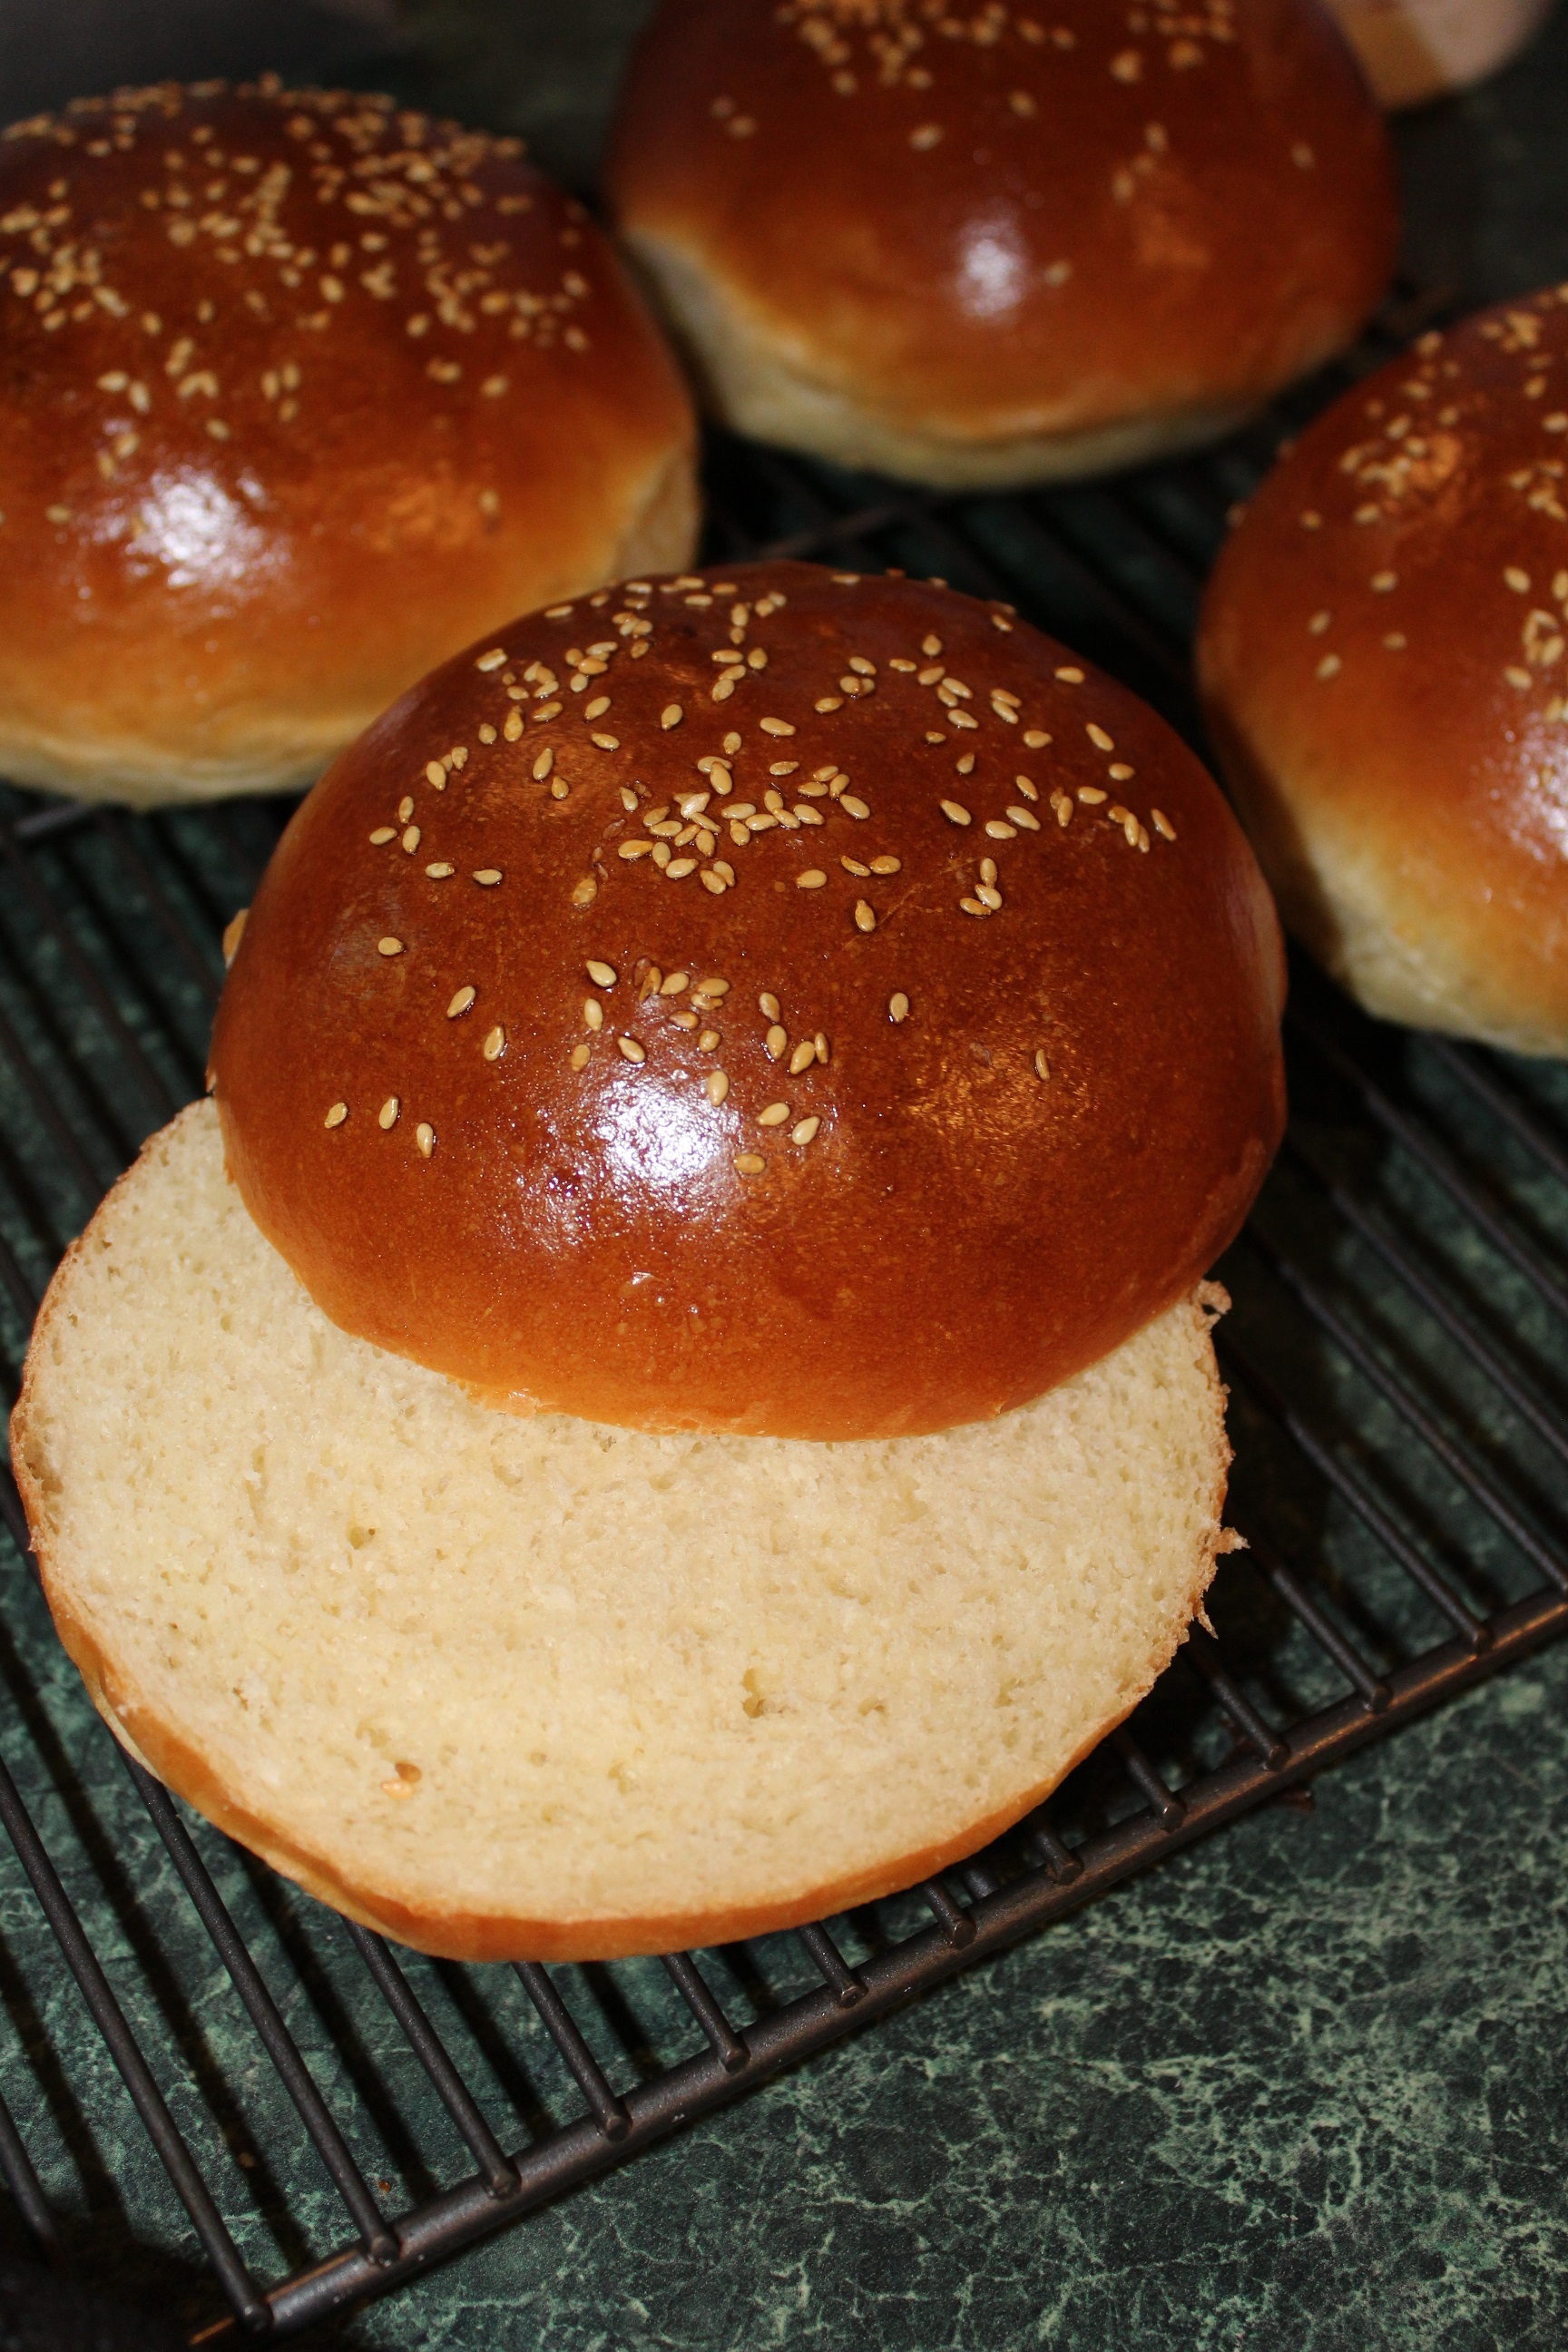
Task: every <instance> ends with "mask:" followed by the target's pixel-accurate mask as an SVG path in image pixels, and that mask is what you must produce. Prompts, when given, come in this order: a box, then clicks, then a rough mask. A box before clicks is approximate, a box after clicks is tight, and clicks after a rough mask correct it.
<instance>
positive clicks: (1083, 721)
mask: <svg viewBox="0 0 1568 2352" xmlns="http://www.w3.org/2000/svg"><path fill="white" fill-rule="evenodd" d="M1282 985H1283V983H1282V961H1281V952H1280V945H1279V932H1278V928H1277V925H1276V922H1275V918H1274V912H1273V908H1272V905H1271V903H1270V900H1269V898H1268V892H1267V890H1266V888H1265V887H1264V885H1263V882H1262V879H1261V877H1260V876H1259V874H1258V868H1257V866H1256V865H1255V863H1254V861H1253V858H1252V856H1251V853H1250V851H1249V850H1248V848H1247V844H1246V841H1245V839H1244V837H1243V835H1242V834H1241V832H1240V830H1239V828H1238V827H1237V824H1236V823H1235V820H1234V819H1233V818H1232V816H1231V815H1230V814H1229V812H1228V810H1227V808H1226V804H1225V803H1224V802H1223V800H1222V799H1221V797H1220V795H1219V793H1218V792H1217V791H1216V790H1215V786H1214V784H1213V783H1212V782H1211V781H1210V779H1209V777H1208V776H1207V775H1206V774H1205V772H1204V770H1203V768H1202V767H1201V766H1200V765H1199V763H1198V762H1197V761H1196V760H1195V759H1194V757H1193V756H1192V754H1191V753H1190V752H1189V751H1187V750H1186V749H1185V748H1184V745H1183V744H1182V743H1181V742H1180V741H1179V740H1178V739H1177V738H1176V737H1175V736H1174V735H1173V733H1172V732H1171V730H1169V729H1168V728H1167V727H1166V726H1165V725H1164V724H1163V721H1162V720H1160V719H1158V718H1156V717H1155V715H1154V714H1153V713H1152V711H1150V710H1149V709H1147V708H1146V707H1145V706H1144V705H1143V704H1142V703H1141V702H1140V701H1138V700H1137V698H1135V697H1134V696H1132V695H1131V694H1130V693H1128V692H1127V691H1126V690H1125V689H1124V688H1121V687H1118V686H1116V685H1114V684H1113V683H1112V682H1111V681H1110V679H1109V678H1106V677H1101V676H1100V675H1099V674H1098V673H1096V672H1094V671H1092V670H1090V669H1089V667H1088V666H1087V665H1085V664H1084V663H1082V662H1081V661H1079V660H1077V659H1076V658H1074V657H1073V656H1070V655H1069V654H1068V652H1067V651H1066V649H1065V648H1063V647H1062V646H1058V645H1055V644H1053V643H1052V642H1051V641H1050V640H1049V639H1048V638H1046V637H1044V636H1042V635H1038V634H1037V632H1036V631H1035V630H1033V629H1031V628H1029V627H1027V626H1026V625H1024V624H1023V623H1021V622H1017V621H1016V620H1015V619H1014V617H1013V616H1012V614H1010V613H1008V612H1007V611H1006V610H1005V609H1004V608H1000V607H987V606H986V605H984V604H978V603H975V602H973V601H972V600H971V599H969V598H967V597H964V596H962V595H958V594H955V593H952V592H950V591H948V590H946V589H944V588H942V587H941V586H938V585H931V586H924V585H919V584H916V583H911V582H909V581H905V580H871V579H857V578H855V577H853V576H852V575H846V574H833V573H829V572H826V571H824V570H819V569H816V568H814V567H811V566H808V565H803V564H794V563H771V564H759V565H745V566H741V567H736V568H731V570H730V571H729V572H711V573H708V574H703V575H699V574H686V575H680V576H678V577H676V578H674V579H667V580H662V581H658V582H648V581H640V582H633V583H627V584H626V585H625V586H624V587H622V588H621V589H618V590H616V591H615V592H613V593H609V594H608V595H605V594H600V595H595V597H594V598H593V599H592V600H589V601H580V602H576V603H574V604H569V605H565V606H563V607H560V608H556V609H553V610H551V611H548V612H545V613H542V614H532V615H530V616H528V617H527V618H525V619H522V620H520V621H517V622H515V623H513V624H511V625H510V626H508V627H505V628H503V629H500V630H499V631H497V632H495V633H494V634H493V635H490V636H489V637H487V638H485V639H483V640H481V641H480V642H479V644H478V645H477V646H473V647H472V648H470V649H469V650H468V652H466V653H464V654H462V655H460V656H458V657H457V658H455V659H454V660H452V661H450V662H448V663H447V664H446V665H445V667H442V668H440V669H438V670H437V671H436V672H434V673H433V674H432V676H430V677H427V678H426V679H425V680H424V681H423V683H422V684H421V685H420V686H419V687H417V688H415V689H414V690H412V691H411V692H410V693H408V694H407V695H405V697H404V698H403V699H402V700H401V701H400V702H398V703H396V704H395V705H394V707H393V708H392V709H390V710H389V711H388V712H387V713H386V714H385V716H384V718H382V719H380V720H378V721H377V723H376V724H375V726H374V727H373V728H372V729H370V730H368V732H367V733H366V734H365V735H363V737H362V738H361V739H360V740H359V741H358V742H357V743H356V744H355V745H353V747H352V749H351V750H350V751H347V752H345V753H344V754H343V755H342V757H341V758H340V759H339V760H338V761H337V762H336V763H335V764H334V766H333V767H332V769H331V772H329V773H328V775H327V776H325V777H324V778H323V779H322V781H321V783H320V784H319V785H318V787H317V788H316V790H315V791H314V793H311V795H310V798H309V800H308V801H307V802H306V803H304V805H303V807H302V808H301V809H300V811H299V813H298V814H296V816H295V817H294V819H293V820H292V822H291V824H290V825H289V830H288V832H287V833H286V835H284V838H283V840H282V842H281V844H280V845H279V850H278V852H277V855H276V856H275V857H274V859H273V862H272V864H271V866H269V868H268V873H267V875H266V877H265V878H264V880H263V882H262V885H261V887H260V890H259V892H258V896H257V899H256V902H255V905H254V906H253V908H251V910H250V913H249V916H248V919H247V923H246V925H245V927H244V929H243V934H242V936H241V938H240V940H239V943H238V949H237V954H236V957H235V961H234V964H233V968H232V970H231V971H230V974H229V978H228V982H227V985H226V989H225V992H224V996H223V1000H222V1003H221V1006H220V1008H219V1013H218V1019H217V1024H216V1032H215V1035H214V1041H213V1048H212V1059H211V1070H212V1077H213V1082H214V1085H215V1087H216V1100H217V1108H218V1112H219V1116H220V1118H221V1121H222V1128H223V1135H224V1141H225V1147H226V1154H227V1162H228V1167H229V1170H230V1172H231V1174H232V1175H233V1177H234V1179H235V1181H236V1182H237V1186H238V1188H239V1192H240V1196H241V1198H242V1199H243V1201H244V1202H245V1205H246V1207H247V1209H248V1210H249V1212H250V1213H251V1215H252V1217H253V1218H254V1219H255V1221H256V1223H257V1224H258V1226H259V1228H260V1230H261V1232H262V1233H263V1234H265V1235H266V1236H267V1237H268V1240H269V1241H270V1242H271V1243H272V1244H273V1245H274V1246H275V1247H276V1248H277V1249H278V1250H279V1252H280V1253H281V1255H282V1256H283V1257H284V1258H285V1259H286V1260H287V1262H288V1264H289V1265H290V1266H291V1267H292V1268H293V1269H294V1271H295V1273H296V1274H297V1275H298V1276H300V1280H301V1281H302V1282H303V1284H304V1285H305V1286H306V1288H307V1290H308V1291H309V1292H310V1296H311V1297H312V1298H313V1299H314V1300H315V1301H316V1303H317V1304H318V1305H319V1306H320V1307H321V1308H322V1309H323V1310H324V1312H325V1313H326V1315H327V1316H328V1317H330V1318H331V1321H332V1322H333V1323H334V1324H336V1325H337V1326H339V1327H340V1328H342V1329H343V1330H345V1331H348V1332H352V1333H354V1334H357V1335H358V1336H360V1337H361V1338H363V1339H367V1340H370V1341H373V1342H374V1344H375V1345H376V1346H377V1347H379V1348H382V1349H388V1350H390V1351H392V1352H393V1353H394V1354H395V1355H398V1356H402V1357H407V1358H411V1359H413V1360H415V1361H416V1362H417V1363H420V1364H423V1365H426V1366H428V1367H429V1368H431V1369H432V1370H436V1371H437V1372H440V1373H444V1374H446V1375H447V1376H448V1377H449V1378H451V1379H453V1380H455V1381H460V1382H462V1383H463V1384H465V1385H466V1386H467V1387H468V1388H469V1389H470V1390H471V1391H474V1392H475V1393H476V1394H477V1395H479V1396H480V1397H482V1398H484V1399H486V1400H488V1401H489V1402H497V1403H502V1404H508V1405H510V1406H513V1407H515V1408H517V1409H521V1410H531V1411H548V1412H559V1413H565V1414H572V1415H576V1416H579V1417H581V1418H583V1419H585V1420H589V1421H593V1422H595V1423H611V1424H617V1425H620V1426H624V1427H628V1428H634V1429H638V1430H643V1431H653V1432H690V1431H696V1432H731V1433H747V1434H766V1435H770V1436H775V1437H786V1438H814V1439H845V1438H886V1437H898V1436H903V1435H907V1434H910V1433H919V1432H929V1431H938V1430H942V1429H946V1428H949V1427H951V1426H952V1425H953V1424H955V1423H970V1422H976V1421H982V1420H984V1419H986V1418H987V1417H989V1416H992V1415H995V1414H998V1413H1001V1412H1005V1411H1006V1410H1008V1409H1009V1408H1011V1407H1014V1406H1016V1405H1019V1404H1021V1403H1023V1402H1025V1401H1026V1400H1028V1399H1030V1398H1034V1397H1037V1396H1038V1395H1040V1394H1041V1393H1042V1392H1043V1391H1047V1390H1049V1389H1052V1388H1054V1387H1055V1386H1056V1385H1057V1384H1058V1383H1059V1382H1061V1381H1065V1380H1067V1379H1068V1377H1069V1376H1071V1375H1072V1374H1073V1373H1075V1372H1077V1371H1078V1370H1080V1369H1081V1368H1082V1367H1084V1366H1087V1365H1089V1364H1092V1363H1094V1362H1095V1361H1097V1360H1099V1359H1100V1358H1102V1357H1104V1356H1106V1355H1107V1354H1108V1353H1109V1352H1110V1350H1112V1349H1115V1348H1116V1347H1117V1346H1118V1345H1119V1344H1120V1343H1121V1342H1122V1341H1123V1340H1125V1339H1128V1338H1129V1337H1130V1336H1131V1335H1132V1334H1133V1333H1135V1332H1137V1331H1138V1330H1139V1329H1140V1328H1142V1326H1144V1325H1146V1324H1147V1323H1149V1322H1150V1321H1151V1319H1152V1318H1154V1317H1156V1316H1158V1315H1159V1314H1160V1313H1161V1312H1162V1311H1163V1310H1164V1309H1166V1308H1168V1307H1171V1306H1172V1305H1173V1303H1174V1302H1175V1301H1177V1300H1179V1299H1180V1298H1182V1297H1185V1296H1187V1295H1188V1294H1189V1293H1190V1292H1191V1290H1192V1287H1193V1285H1194V1282H1195V1281H1196V1280H1197V1278H1198V1277H1199V1276H1200V1275H1201V1274H1202V1273H1203V1272H1204V1271H1205V1268H1206V1267H1207V1266H1208V1265H1210V1264H1211V1263H1212V1261H1213V1260H1214V1259H1215V1257H1216V1256H1217V1255H1218V1254H1219V1252H1220V1251H1221V1250H1223V1249H1224V1248H1225V1246H1226V1244H1227V1243H1228V1242H1229V1241H1230V1239H1231V1238H1232V1236H1233V1235H1234V1234H1235V1233H1236V1231H1237V1226H1238V1224H1239V1223H1240V1221H1241V1218H1242V1216H1243V1214H1244V1213H1245V1211H1246V1210H1247V1206H1248V1205H1249V1203H1250V1202H1251V1200H1252V1197H1253V1195H1254V1193H1255V1192H1256V1191H1257V1188H1258V1184H1259V1182H1260V1181H1261V1179H1262V1176H1263V1173H1264V1171H1265V1170H1266V1169H1267V1167H1268V1161H1269V1159H1270V1157H1271V1155H1272V1153H1273V1151H1274V1149H1275V1146H1276V1144H1277V1142H1278V1139H1279V1133H1280V1129H1281V1123H1282V1118H1283V1087H1282V1079H1281V1070H1280V1059H1279V1013H1280V1006H1281V997H1282Z"/></svg>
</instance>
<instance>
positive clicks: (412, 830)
mask: <svg viewBox="0 0 1568 2352" xmlns="http://www.w3.org/2000/svg"><path fill="white" fill-rule="evenodd" d="M403 846H404V848H405V850H406V851H407V853H408V855H409V856H410V857H412V856H413V855H414V853H415V851H416V849H417V848H418V846H419V827H418V826H417V825H416V824H411V825H410V826H409V827H408V829H407V831H406V832H405V835H404V836H403Z"/></svg>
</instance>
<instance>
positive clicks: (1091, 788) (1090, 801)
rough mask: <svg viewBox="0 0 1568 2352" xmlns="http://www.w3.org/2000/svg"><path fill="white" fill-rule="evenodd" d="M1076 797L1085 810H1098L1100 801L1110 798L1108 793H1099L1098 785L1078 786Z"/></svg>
mask: <svg viewBox="0 0 1568 2352" xmlns="http://www.w3.org/2000/svg"><path fill="white" fill-rule="evenodd" d="M1078 796H1079V800H1080V801H1081V802H1082V803H1083V804H1084V806H1085V808H1098V807H1099V806H1100V802H1101V801H1103V800H1107V799H1109V797H1110V795H1109V793H1102V792H1101V791H1100V786H1099V785H1098V784H1079V788H1078Z"/></svg>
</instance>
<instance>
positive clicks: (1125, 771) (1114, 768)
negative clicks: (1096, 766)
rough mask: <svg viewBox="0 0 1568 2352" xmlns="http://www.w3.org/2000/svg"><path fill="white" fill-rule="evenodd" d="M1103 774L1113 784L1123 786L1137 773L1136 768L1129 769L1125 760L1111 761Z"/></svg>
mask: <svg viewBox="0 0 1568 2352" xmlns="http://www.w3.org/2000/svg"><path fill="white" fill-rule="evenodd" d="M1137 772H1138V771H1137V769H1136V768H1130V767H1129V766H1128V764H1127V762H1126V761H1125V760H1112V761H1111V763H1110V767H1109V768H1108V769H1107V770H1106V774H1107V775H1108V776H1109V777H1110V781H1111V782H1112V783H1113V784H1124V783H1126V782H1128V781H1129V780H1130V778H1131V777H1133V776H1135V775H1136V774H1137Z"/></svg>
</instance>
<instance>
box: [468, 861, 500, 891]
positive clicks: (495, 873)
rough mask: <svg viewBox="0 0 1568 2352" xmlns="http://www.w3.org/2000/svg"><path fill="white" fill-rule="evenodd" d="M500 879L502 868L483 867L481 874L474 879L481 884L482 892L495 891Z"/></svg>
mask: <svg viewBox="0 0 1568 2352" xmlns="http://www.w3.org/2000/svg"><path fill="white" fill-rule="evenodd" d="M500 878H501V875H500V866H480V867H479V872H478V873H477V874H476V875H475V876H474V879H475V881H476V882H477V883H478V884H479V887H480V889H481V890H493V889H494V888H495V887H496V884H497V883H498V882H499V881H500Z"/></svg>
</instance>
